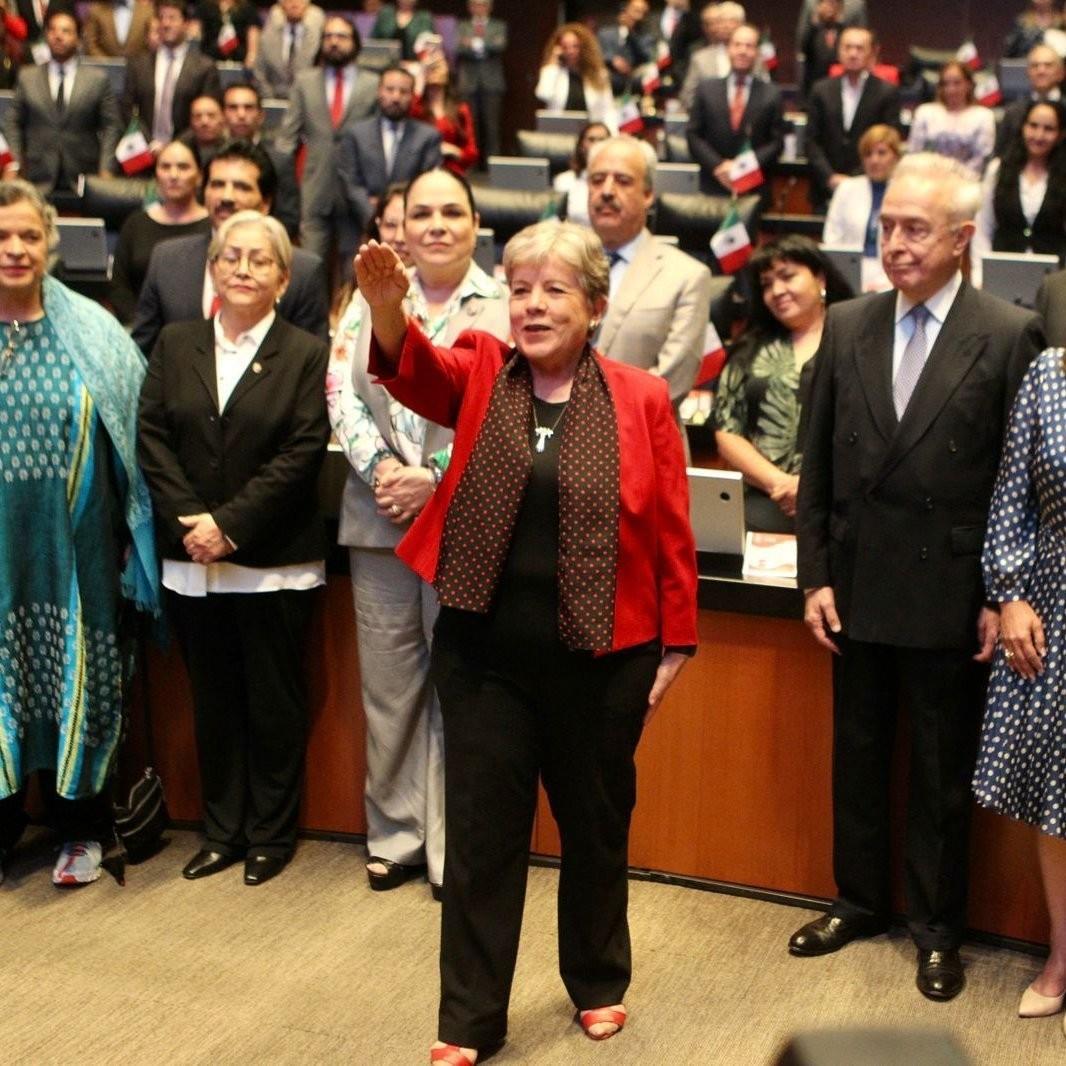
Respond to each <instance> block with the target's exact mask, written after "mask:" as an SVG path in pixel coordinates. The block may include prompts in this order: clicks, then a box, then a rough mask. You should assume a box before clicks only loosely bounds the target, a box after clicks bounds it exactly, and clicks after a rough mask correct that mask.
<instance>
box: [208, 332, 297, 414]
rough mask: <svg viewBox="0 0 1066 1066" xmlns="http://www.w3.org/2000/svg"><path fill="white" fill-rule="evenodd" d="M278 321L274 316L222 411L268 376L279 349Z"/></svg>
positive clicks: (234, 403) (239, 399)
mask: <svg viewBox="0 0 1066 1066" xmlns="http://www.w3.org/2000/svg"><path fill="white" fill-rule="evenodd" d="M279 321H281V320H280V319H279V318H277V317H275V319H274V322H273V324H272V325H271V327H270V329H269V330H268V331H267V335H266V336H265V337H264V338H263V343H262V344H261V345H259V351H257V352H256V353H255V356H254V358H253V359H252V361H251V362H250V363H249V364H248V366H247V368H246V369H245V371H244V373H243V374H242V375H241V379H240V381H238V382H237V385H236V387H235V388H234V390H233V392H232V393H230V398H229V399H228V400H227V401H226V406H225V408H224V411H232V410H233V408H234V407H235V406H236V405H237V404H238V403H240V401H241V400H243V399H244V397H245V396H247V395H248V393H249V392H251V391H252V389H254V388H255V387H256V385H258V384H259V383H260V382H261V381H265V380H266V379H267V378H268V377H270V371H271V368H272V367H273V366H274V365H276V363H275V357H276V356H277V355H278V352H279V351H280V350H281V349H280V346H279V344H278V322H279ZM212 363H213V360H212Z"/></svg>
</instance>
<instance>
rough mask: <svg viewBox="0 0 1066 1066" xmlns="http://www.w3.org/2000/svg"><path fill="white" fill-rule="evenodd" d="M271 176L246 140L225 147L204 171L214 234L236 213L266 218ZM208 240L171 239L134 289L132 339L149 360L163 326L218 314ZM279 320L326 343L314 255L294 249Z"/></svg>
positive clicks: (320, 277) (324, 294) (325, 292)
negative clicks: (138, 288) (254, 213)
mask: <svg viewBox="0 0 1066 1066" xmlns="http://www.w3.org/2000/svg"><path fill="white" fill-rule="evenodd" d="M276 187H277V176H276V175H275V173H274V167H273V164H272V163H271V162H270V157H269V156H268V155H267V154H266V152H264V151H263V149H262V148H261V147H259V146H258V145H255V144H249V143H248V142H247V141H233V142H231V143H230V144H228V145H226V147H225V148H223V149H222V151H221V152H219V153H218V155H216V156H215V158H214V159H212V160H211V163H210V164H209V165H208V166H207V167H206V169H205V175H204V207H206V208H207V213H208V216H209V218H210V219H211V229H212V232H213V233H216V232H217V231H218V228H219V226H221V225H222V223H223V222H225V220H226V219H227V218H229V217H230V215H234V214H236V213H237V212H238V211H249V210H250V211H259V212H260V213H261V214H264V215H265V214H267V213H268V212H269V211H270V205H271V203H272V202H273V199H274V193H275V191H276ZM209 244H210V236H209V235H207V234H201V235H197V236H193V237H178V238H177V239H176V240H170V241H164V242H163V243H162V244H160V245H159V246H158V247H157V248H156V249H155V251H153V252H152V257H151V259H150V260H149V261H148V276H147V277H146V278H145V280H144V285H143V286H141V294H140V297H139V299H138V301H137V313H136V314H135V315H134V319H133V330H132V332H133V339H134V340H135V341H136V342H137V344H138V345H139V347H140V349H141V351H142V352H144V353H145V354H146V355H148V354H150V353H151V351H152V349H153V348H154V347H155V342H156V341H157V340H158V339H159V334H160V331H161V330H162V329H163V327H164V326H165V325H167V323H168V322H184V321H186V320H188V319H193V318H211V317H212V316H213V314H214V312H215V310H217V306H218V305H217V303H216V298H217V295H218V294H217V293H216V292H215V288H214V279H213V275H212V273H211V272H210V270H209V269H208V255H207V248H208V245H209ZM278 314H279V315H280V316H281V317H282V318H284V319H285V320H286V321H288V322H291V323H292V324H293V325H294V326H299V328H300V329H302V330H305V331H306V332H307V333H311V334H313V335H314V336H316V337H321V338H322V339H323V340H326V339H327V338H328V337H329V288H328V286H327V284H326V275H325V272H324V270H323V267H322V260H321V259H319V258H318V256H317V255H312V254H311V253H310V252H306V251H304V250H303V249H302V248H296V249H294V250H293V255H292V271H291V273H290V275H289V281H288V287H287V288H286V289H285V292H284V294H283V295H282V297H281V301H280V302H279V303H278Z"/></svg>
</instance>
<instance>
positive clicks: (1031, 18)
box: [1003, 0, 1066, 59]
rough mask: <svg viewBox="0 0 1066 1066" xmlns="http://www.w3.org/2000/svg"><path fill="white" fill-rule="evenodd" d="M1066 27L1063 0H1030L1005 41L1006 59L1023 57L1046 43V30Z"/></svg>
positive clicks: (1004, 53)
mask: <svg viewBox="0 0 1066 1066" xmlns="http://www.w3.org/2000/svg"><path fill="white" fill-rule="evenodd" d="M1063 29H1066V20H1064V19H1063V15H1062V0H1029V3H1027V4H1026V5H1025V10H1024V11H1023V12H1022V13H1021V14H1020V15H1018V16H1017V17H1016V18H1015V20H1014V25H1013V26H1011V28H1010V31H1009V32H1008V33H1007V36H1006V39H1005V40H1004V42H1003V58H1004V59H1021V58H1022V56H1026V55H1028V54H1029V52H1030V51H1031V50H1032V49H1033V48H1035V47H1036V46H1037V45H1038V44H1043V43H1044V31H1045V30H1059V31H1062V30H1063Z"/></svg>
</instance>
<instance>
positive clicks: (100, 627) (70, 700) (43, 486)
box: [0, 318, 126, 799]
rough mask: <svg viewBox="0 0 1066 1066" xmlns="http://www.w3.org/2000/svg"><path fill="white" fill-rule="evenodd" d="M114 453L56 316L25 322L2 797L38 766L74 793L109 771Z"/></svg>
mask: <svg viewBox="0 0 1066 1066" xmlns="http://www.w3.org/2000/svg"><path fill="white" fill-rule="evenodd" d="M113 460H114V456H113V454H112V449H111V447H110V444H109V440H108V436H107V434H106V433H105V432H104V430H103V427H102V424H101V421H100V418H99V416H98V412H97V409H96V406H95V405H94V403H93V400H92V398H91V396H90V394H89V391H88V389H87V388H86V386H85V382H84V380H83V378H82V376H81V374H80V373H79V372H78V370H77V368H76V366H75V364H74V361H73V360H72V358H71V355H70V353H69V352H68V350H67V349H66V347H65V346H64V344H63V342H62V341H61V340H60V337H59V336H58V334H57V332H56V330H55V328H54V327H53V324H52V322H51V321H50V320H49V319H48V318H44V319H41V320H40V321H38V322H33V323H29V324H28V325H25V326H23V327H22V332H21V335H20V338H19V340H18V343H17V346H16V348H15V351H14V355H13V358H12V359H11V360H10V361H9V362H8V364H7V366H6V368H5V370H4V373H3V374H2V375H0V797H4V796H9V795H11V794H12V793H13V792H15V791H17V790H18V789H19V788H20V787H21V786H22V784H23V783H24V782H25V780H26V778H27V777H28V776H29V775H30V774H31V773H32V772H34V771H35V770H38V769H49V770H54V771H55V773H56V791H57V792H58V793H59V795H61V796H63V797H66V798H68V799H76V798H80V797H84V796H89V795H95V794H97V793H99V792H100V791H101V789H102V788H103V786H104V784H105V782H106V780H107V775H108V772H109V769H110V766H111V763H112V760H113V757H114V754H115V750H116V748H117V745H118V741H119V739H120V735H121V724H122V688H123V682H124V678H125V674H126V670H125V667H126V664H125V662H124V661H123V656H122V654H121V650H120V646H119V640H118V635H117V633H116V629H117V620H118V606H119V598H120V597H119V547H118V543H119V542H118V539H117V537H116V532H117V531H118V530H120V529H121V528H122V526H123V520H122V513H121V507H120V503H119V501H120V499H121V498H122V495H123V494H124V492H125V489H126V484H125V480H124V477H123V475H122V473H121V467H120V466H119V465H118V464H116V463H115V462H114V461H113Z"/></svg>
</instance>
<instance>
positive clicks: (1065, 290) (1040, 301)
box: [1036, 270, 1066, 348]
mask: <svg viewBox="0 0 1066 1066" xmlns="http://www.w3.org/2000/svg"><path fill="white" fill-rule="evenodd" d="M1036 310H1037V313H1038V314H1039V315H1040V317H1041V318H1042V319H1043V320H1044V334H1045V336H1046V337H1047V342H1048V344H1050V345H1051V347H1053V348H1066V270H1056V271H1055V273H1054V274H1048V276H1047V277H1046V278H1044V280H1043V281H1042V282H1041V283H1040V288H1039V289H1038V290H1037V294H1036Z"/></svg>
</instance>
